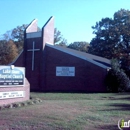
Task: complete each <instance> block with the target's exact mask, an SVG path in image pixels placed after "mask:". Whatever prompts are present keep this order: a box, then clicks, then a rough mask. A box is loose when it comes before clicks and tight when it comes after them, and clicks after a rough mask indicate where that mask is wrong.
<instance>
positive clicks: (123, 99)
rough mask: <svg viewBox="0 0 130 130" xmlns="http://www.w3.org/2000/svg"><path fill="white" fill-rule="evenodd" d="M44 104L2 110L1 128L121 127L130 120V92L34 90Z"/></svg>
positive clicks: (92, 129)
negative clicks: (51, 91) (95, 92)
mask: <svg viewBox="0 0 130 130" xmlns="http://www.w3.org/2000/svg"><path fill="white" fill-rule="evenodd" d="M31 97H33V98H40V99H42V100H43V102H42V103H40V104H35V105H29V106H25V107H20V108H15V109H14V108H12V109H6V110H1V111H0V130H6V129H7V130H118V127H117V122H118V120H119V119H120V118H124V119H125V120H126V121H128V120H130V93H115V94H112V93H97V94H72V93H31Z"/></svg>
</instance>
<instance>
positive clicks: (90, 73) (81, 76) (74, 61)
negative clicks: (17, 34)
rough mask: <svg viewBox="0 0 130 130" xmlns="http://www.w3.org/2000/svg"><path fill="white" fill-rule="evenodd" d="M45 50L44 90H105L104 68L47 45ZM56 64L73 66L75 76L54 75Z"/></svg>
mask: <svg viewBox="0 0 130 130" xmlns="http://www.w3.org/2000/svg"><path fill="white" fill-rule="evenodd" d="M45 51H46V61H45V63H46V65H45V66H46V68H45V73H46V78H45V82H46V91H62V92H63V91H67V92H71V91H77V92H79V91H83V92H105V91H106V87H105V85H104V79H105V75H106V69H104V68H101V67H99V66H97V65H95V64H92V63H90V62H88V61H86V60H83V59H80V58H77V57H75V56H72V55H69V54H67V53H64V52H61V51H58V50H56V49H53V48H51V47H48V46H46V47H45ZM56 66H68V67H69V66H70V67H75V77H63V76H62V77H60V76H56Z"/></svg>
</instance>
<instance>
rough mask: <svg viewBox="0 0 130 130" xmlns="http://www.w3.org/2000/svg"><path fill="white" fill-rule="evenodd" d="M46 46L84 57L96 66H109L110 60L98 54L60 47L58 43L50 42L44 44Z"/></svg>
mask: <svg viewBox="0 0 130 130" xmlns="http://www.w3.org/2000/svg"><path fill="white" fill-rule="evenodd" d="M46 46H49V47H52V48H54V49H57V50H60V51H62V52H65V53H68V54H70V55H73V56H76V57H79V58H82V59H85V60H87V61H89V62H92V63H94V64H97V65H98V66H101V67H103V68H108V67H110V64H111V61H110V60H109V59H106V58H103V57H100V56H96V55H92V54H89V53H86V52H81V51H77V50H74V49H70V48H66V47H62V46H58V45H50V44H46Z"/></svg>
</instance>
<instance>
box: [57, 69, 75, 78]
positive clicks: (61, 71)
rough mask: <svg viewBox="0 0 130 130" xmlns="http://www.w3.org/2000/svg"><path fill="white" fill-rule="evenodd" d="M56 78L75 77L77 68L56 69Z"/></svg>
mask: <svg viewBox="0 0 130 130" xmlns="http://www.w3.org/2000/svg"><path fill="white" fill-rule="evenodd" d="M56 76H75V67H56Z"/></svg>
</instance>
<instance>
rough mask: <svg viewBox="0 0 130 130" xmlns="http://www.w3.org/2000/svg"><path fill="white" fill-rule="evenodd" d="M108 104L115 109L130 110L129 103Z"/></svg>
mask: <svg viewBox="0 0 130 130" xmlns="http://www.w3.org/2000/svg"><path fill="white" fill-rule="evenodd" d="M109 106H112V107H115V108H116V110H123V111H130V104H126V103H116V104H110V105H109Z"/></svg>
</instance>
